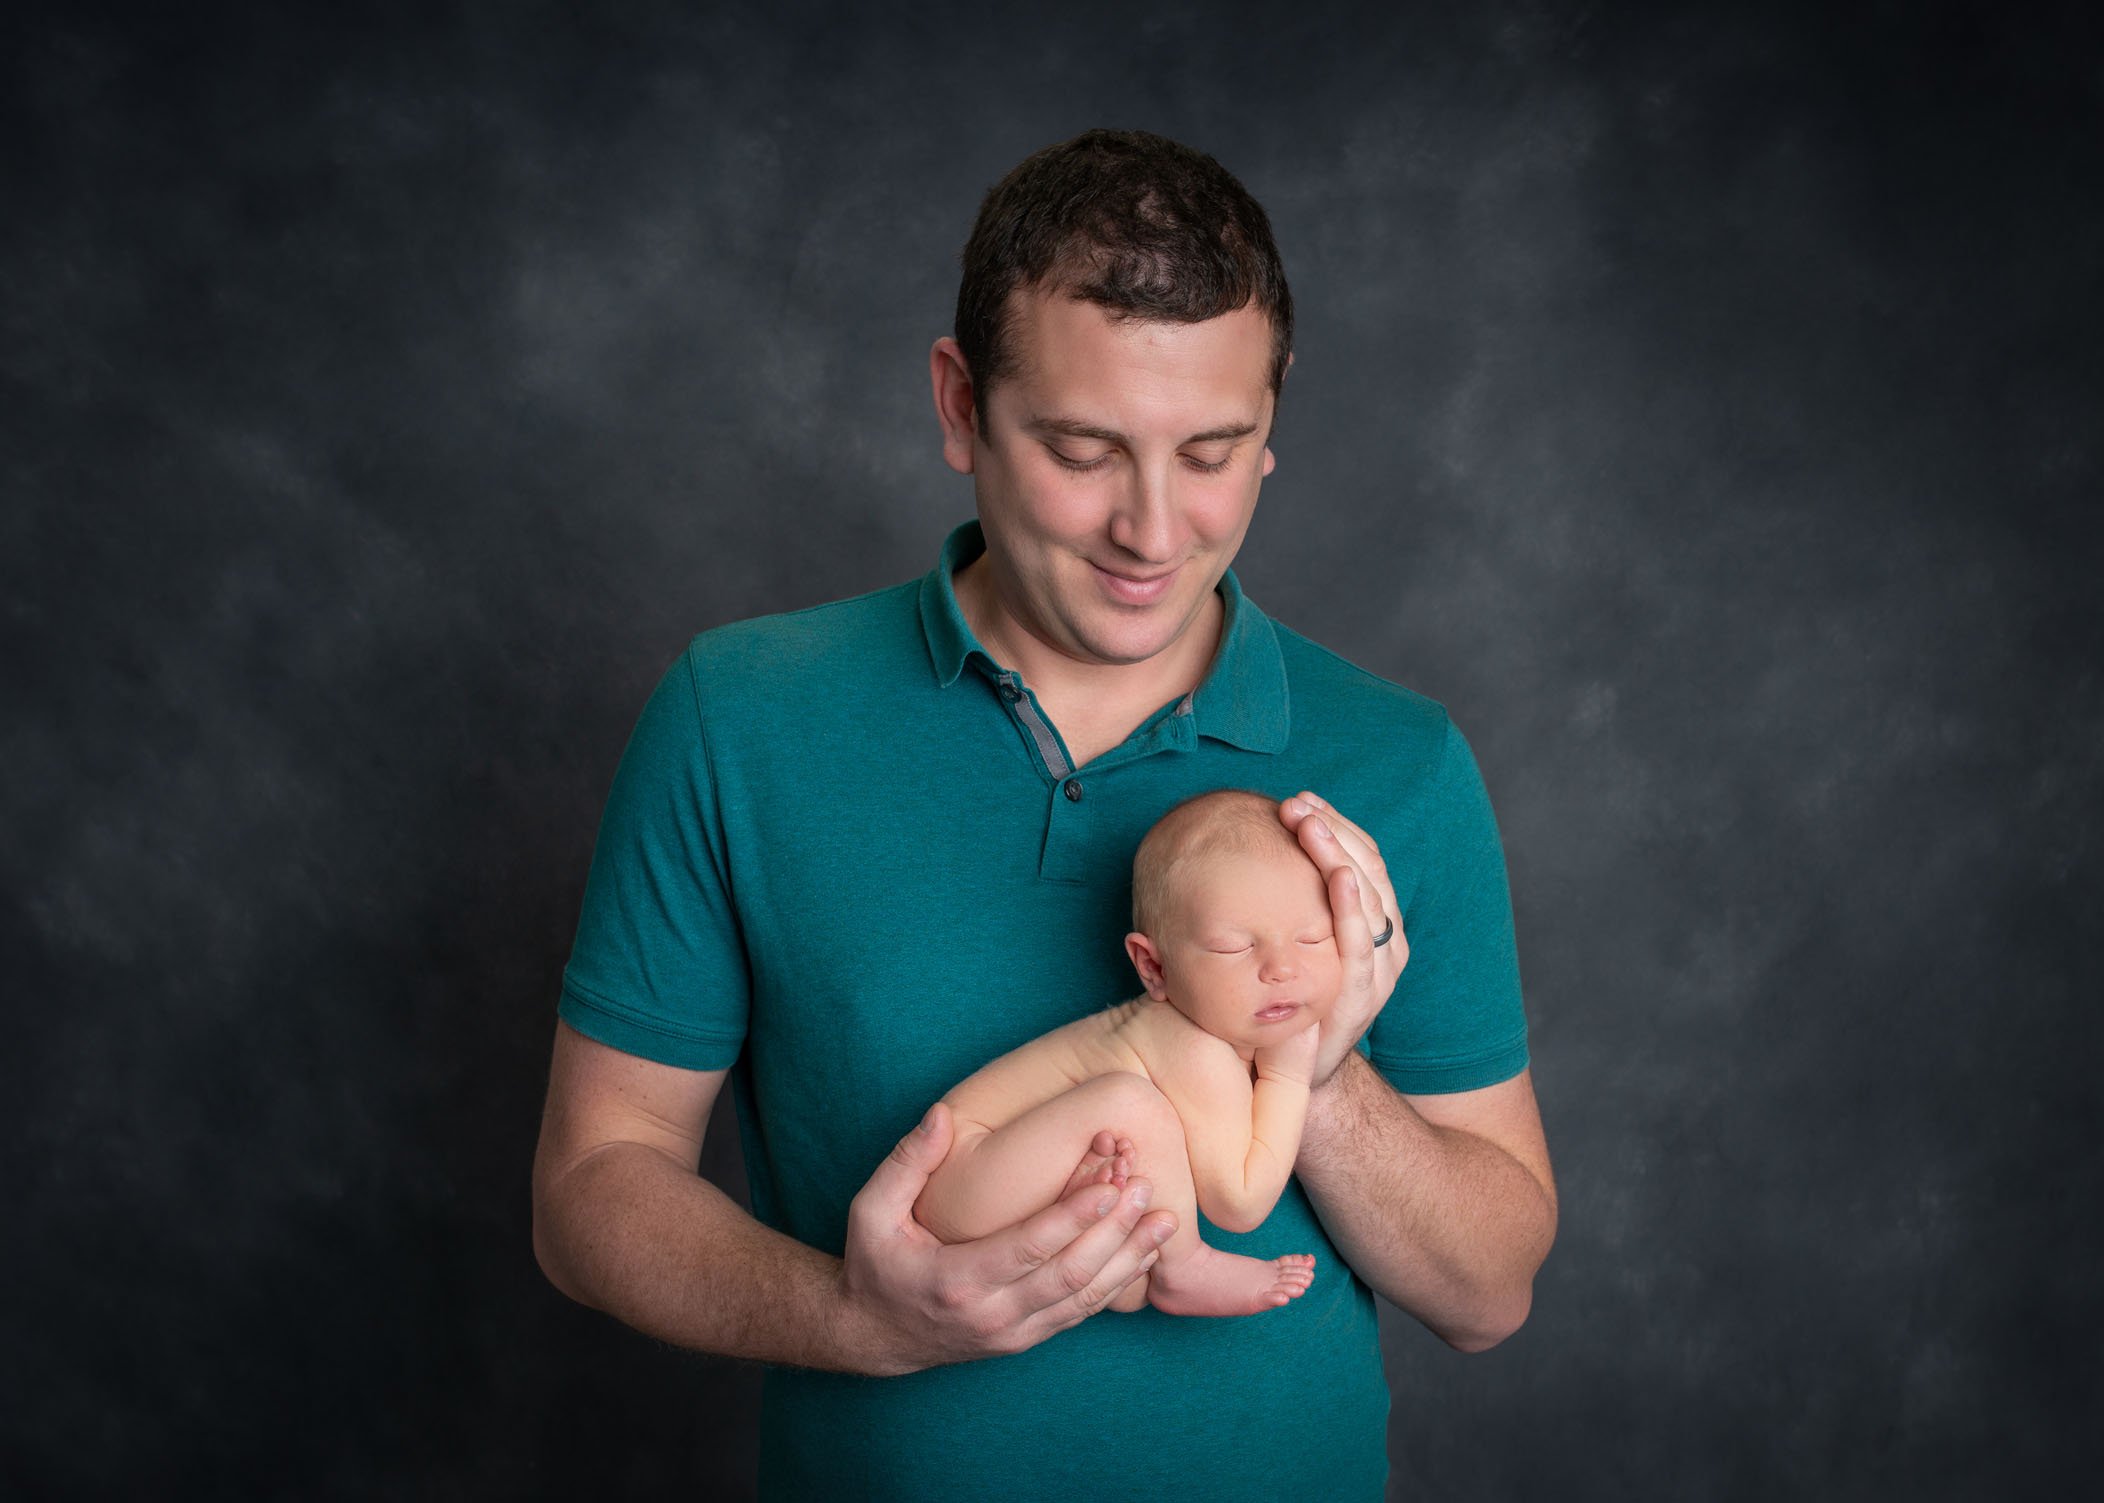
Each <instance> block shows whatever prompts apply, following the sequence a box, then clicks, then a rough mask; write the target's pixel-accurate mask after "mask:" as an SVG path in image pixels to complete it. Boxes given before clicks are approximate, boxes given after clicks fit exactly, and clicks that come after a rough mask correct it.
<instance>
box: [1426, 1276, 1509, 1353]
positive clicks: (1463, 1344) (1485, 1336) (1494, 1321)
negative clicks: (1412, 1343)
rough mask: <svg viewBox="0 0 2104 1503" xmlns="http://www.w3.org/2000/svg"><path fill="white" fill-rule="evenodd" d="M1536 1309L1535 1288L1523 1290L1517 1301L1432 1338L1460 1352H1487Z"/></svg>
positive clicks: (1436, 1331) (1504, 1303) (1450, 1328)
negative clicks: (1436, 1338)
mask: <svg viewBox="0 0 2104 1503" xmlns="http://www.w3.org/2000/svg"><path fill="white" fill-rule="evenodd" d="M1533 1307H1534V1288H1533V1285H1532V1284H1528V1285H1527V1286H1525V1287H1523V1288H1522V1289H1521V1290H1520V1292H1519V1296H1518V1298H1516V1299H1510V1300H1507V1301H1505V1302H1503V1303H1502V1304H1500V1305H1499V1306H1497V1307H1495V1308H1491V1309H1485V1310H1482V1311H1479V1312H1476V1313H1477V1318H1476V1319H1475V1320H1473V1321H1471V1322H1470V1323H1469V1324H1467V1325H1456V1326H1451V1327H1449V1328H1448V1329H1446V1330H1436V1329H1435V1330H1434V1331H1433V1333H1432V1334H1434V1335H1435V1336H1437V1337H1438V1338H1439V1339H1440V1340H1441V1341H1444V1342H1445V1343H1446V1344H1447V1345H1448V1346H1450V1347H1452V1348H1453V1349H1454V1350H1455V1351H1457V1352H1470V1353H1473V1352H1487V1351H1489V1350H1490V1349H1491V1348H1492V1347H1494V1346H1496V1345H1497V1344H1498V1343H1499V1342H1501V1341H1503V1340H1504V1339H1505V1338H1506V1337H1508V1336H1510V1335H1512V1333H1513V1332H1515V1331H1517V1330H1518V1329H1519V1328H1520V1327H1521V1326H1523V1325H1525V1324H1526V1323H1527V1314H1528V1312H1529V1311H1530V1310H1532V1309H1533Z"/></svg>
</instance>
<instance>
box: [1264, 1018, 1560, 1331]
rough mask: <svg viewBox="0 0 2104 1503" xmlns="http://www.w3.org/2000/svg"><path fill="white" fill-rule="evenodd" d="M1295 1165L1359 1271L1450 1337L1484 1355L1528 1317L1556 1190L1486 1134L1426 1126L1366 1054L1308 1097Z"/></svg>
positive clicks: (1351, 1058) (1550, 1232)
mask: <svg viewBox="0 0 2104 1503" xmlns="http://www.w3.org/2000/svg"><path fill="white" fill-rule="evenodd" d="M1296 1172H1297V1173H1298V1174H1299V1176H1300V1181H1301V1185H1302V1187H1303V1188H1304V1189H1305V1190H1306V1191H1307V1192H1308V1198H1309V1200H1310V1201H1311V1202H1312V1203H1313V1204H1314V1207H1315V1211H1316V1214H1317V1215H1318V1216H1319V1217H1320V1218H1321V1220H1322V1224H1323V1227H1324V1229H1325V1230H1326V1231H1327V1232H1328V1233H1329V1234H1330V1240H1331V1241H1333V1242H1335V1243H1336V1244H1337V1249H1338V1251H1339V1252H1341V1253H1343V1255H1344V1257H1345V1260H1346V1261H1347V1262H1348V1263H1350V1264H1351V1266H1352V1269H1353V1271H1355V1272H1356V1273H1357V1274H1358V1275H1359V1277H1361V1278H1362V1279H1364V1280H1366V1282H1367V1283H1368V1284H1370V1285H1372V1286H1373V1288H1374V1289H1375V1290H1377V1291H1379V1292H1380V1293H1381V1294H1382V1295H1384V1296H1385V1297H1386V1298H1387V1299H1389V1300H1390V1301H1391V1302H1392V1303H1394V1304H1395V1305H1396V1306H1397V1307H1398V1308H1400V1309H1402V1310H1404V1311H1406V1312H1408V1313H1409V1314H1411V1315H1414V1316H1416V1317H1417V1318H1418V1319H1419V1320H1421V1321H1423V1322H1424V1324H1425V1325H1426V1326H1427V1327H1429V1328H1430V1329H1431V1330H1432V1331H1433V1332H1434V1333H1435V1334H1437V1335H1438V1336H1439V1337H1440V1339H1442V1340H1443V1341H1446V1342H1447V1343H1449V1344H1450V1345H1452V1346H1455V1347H1458V1348H1460V1349H1462V1350H1464V1351H1479V1350H1482V1349H1483V1348H1485V1347H1489V1346H1494V1345H1496V1344H1497V1343H1498V1342H1499V1341H1502V1340H1503V1339H1504V1338H1505V1337H1506V1336H1508V1335H1510V1334H1511V1333H1512V1332H1513V1331H1514V1330H1516V1329H1518V1327H1519V1325H1520V1323H1521V1322H1522V1321H1523V1320H1524V1319H1525V1318H1526V1315H1527V1310H1528V1307H1529V1305H1530V1303H1531V1301H1532V1299H1533V1285H1534V1275H1535V1273H1536V1272H1537V1271H1538V1270H1539V1269H1540V1267H1541V1264H1542V1260H1543V1258H1545V1257H1546V1256H1547V1255H1548V1251H1549V1244H1550V1242H1551V1241H1552V1240H1553V1239H1554V1237H1555V1233H1556V1203H1555V1198H1554V1191H1553V1188H1552V1187H1551V1186H1550V1185H1549V1184H1547V1183H1545V1182H1544V1179H1541V1178H1537V1177H1536V1175H1535V1174H1534V1173H1533V1172H1532V1171H1530V1170H1529V1169H1528V1168H1527V1167H1526V1166H1525V1165H1523V1164H1522V1163H1521V1162H1520V1161H1519V1160H1518V1159H1516V1158H1514V1157H1513V1156H1512V1155H1511V1154H1510V1153H1507V1152H1506V1151H1505V1150H1504V1149H1503V1148H1501V1147H1499V1146H1498V1145H1497V1144H1495V1143H1493V1142H1491V1141H1489V1140H1488V1139H1486V1138H1483V1137H1479V1136H1477V1135H1476V1134H1474V1133H1469V1132H1463V1131H1460V1130H1458V1129H1453V1128H1443V1127H1438V1126H1435V1125H1433V1124H1432V1123H1429V1122H1427V1121H1426V1120H1425V1119H1424V1118H1423V1117H1421V1116H1420V1115H1418V1113H1417V1112H1415V1111H1413V1110H1412V1109H1411V1107H1410V1104H1409V1103H1408V1102H1407V1101H1405V1100H1404V1099H1403V1098H1402V1097H1401V1096H1399V1095H1398V1094H1396V1092H1395V1090H1394V1089H1393V1088H1392V1087H1390V1086H1389V1084H1388V1083H1387V1082H1386V1081H1385V1080H1383V1079H1382V1078H1381V1077H1380V1075H1379V1074H1378V1073H1376V1072H1375V1070H1374V1069H1373V1067H1372V1066H1371V1065H1369V1064H1368V1063H1367V1062H1366V1061H1365V1060H1364V1059H1363V1058H1361V1057H1360V1056H1359V1055H1357V1054H1349V1055H1346V1056H1345V1059H1344V1063H1343V1065H1342V1067H1340V1068H1339V1069H1338V1071H1337V1073H1336V1074H1335V1075H1334V1076H1332V1077H1331V1078H1330V1080H1329V1081H1328V1082H1327V1083H1326V1084H1324V1085H1323V1086H1321V1087H1320V1088H1318V1089H1317V1090H1316V1091H1314V1092H1313V1093H1312V1094H1311V1095H1310V1097H1309V1101H1308V1121H1307V1127H1306V1129H1305V1131H1304V1133H1303V1135H1302V1138H1301V1147H1300V1160H1299V1163H1298V1165H1297V1168H1296ZM1544 1173H1546V1166H1544Z"/></svg>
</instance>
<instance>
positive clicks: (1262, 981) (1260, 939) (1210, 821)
mask: <svg viewBox="0 0 2104 1503" xmlns="http://www.w3.org/2000/svg"><path fill="white" fill-rule="evenodd" d="M1132 923H1133V930H1134V932H1133V933H1131V934H1128V935H1126V936H1125V951H1126V953H1127V954H1128V955H1130V956H1131V957H1132V963H1133V967H1134V968H1135V969H1136V970H1138V971H1139V973H1140V980H1141V982H1142V983H1144V984H1145V986H1146V988H1147V995H1148V996H1150V997H1152V998H1154V999H1155V1000H1156V1001H1158V1002H1170V1003H1173V1004H1174V1005H1175V1006H1176V1007H1177V1009H1178V1010H1179V1011H1181V1012H1182V1013H1183V1014H1184V1016H1185V1017H1187V1018H1189V1019H1190V1020H1191V1021H1192V1022H1194V1023H1196V1024H1197V1025H1198V1026H1199V1027H1201V1028H1203V1029H1205V1031H1206V1032H1208V1033H1212V1034H1217V1035H1218V1036H1219V1037H1221V1038H1224V1039H1226V1040H1227V1041H1228V1042H1229V1043H1231V1044H1234V1045H1236V1046H1237V1047H1238V1048H1240V1049H1242V1050H1243V1051H1244V1052H1245V1053H1246V1052H1247V1051H1248V1050H1249V1049H1252V1048H1255V1047H1258V1046H1261V1045H1265V1044H1275V1043H1277V1042H1278V1041H1279V1040H1281V1039H1284V1038H1287V1037H1290V1036H1291V1035H1292V1034H1294V1033H1297V1032H1298V1031H1299V1030H1301V1029H1303V1028H1305V1027H1307V1026H1308V1025H1309V1024H1311V1023H1317V1022H1320V1021H1321V1020H1322V1019H1323V1018H1325V1017H1327V1016H1329V1010H1330V1007H1331V1005H1332V1004H1333V1003H1334V1002H1335V1001H1336V1000H1337V987H1338V984H1339V982H1340V980H1341V979H1342V974H1343V972H1342V967H1341V965H1340V964H1339V962H1338V959H1337V934H1336V924H1335V922H1334V920H1333V919H1332V918H1331V916H1330V899H1329V891H1328V889H1327V888H1326V887H1325V886H1324V884H1323V880H1322V873H1321V872H1320V871H1319V870H1318V869H1317V868H1316V866H1315V863H1314V862H1313V861H1310V860H1309V859H1308V856H1307V853H1306V852H1304V851H1303V850H1301V848H1300V842H1299V841H1298V840H1297V839H1295V838H1294V836H1293V833H1292V832H1291V831H1289V830H1288V829H1287V828H1286V827H1285V826H1284V825H1282V824H1280V823H1279V818H1278V803H1277V801H1276V800H1273V799H1268V798H1265V797H1264V796H1263V795H1262V794H1257V793H1245V792H1241V791H1236V790H1227V791H1222V792H1218V793H1202V794H1200V795H1199V796H1198V797H1196V798H1193V799H1186V800H1185V801H1184V802H1183V803H1181V804H1178V805H1177V806H1176V807H1175V808H1173V809H1171V810H1170V811H1169V812H1168V813H1167V814H1165V815H1163V816H1162V817H1161V819H1160V821H1159V822H1158V823H1156V825H1155V827H1154V828H1153V829H1152V830H1149V831H1148V832H1147V838H1146V839H1144V840H1142V841H1141V842H1140V849H1139V854H1138V855H1136V856H1135V857H1134V858H1133V863H1132Z"/></svg>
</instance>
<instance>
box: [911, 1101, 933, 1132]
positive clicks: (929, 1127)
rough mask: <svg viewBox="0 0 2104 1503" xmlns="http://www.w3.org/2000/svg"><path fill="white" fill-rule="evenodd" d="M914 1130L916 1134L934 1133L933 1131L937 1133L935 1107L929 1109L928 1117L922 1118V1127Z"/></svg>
mask: <svg viewBox="0 0 2104 1503" xmlns="http://www.w3.org/2000/svg"><path fill="white" fill-rule="evenodd" d="M913 1130H914V1131H915V1132H933V1131H935V1108H934V1107H932V1106H931V1107H929V1108H928V1115H927V1116H925V1117H923V1118H921V1119H920V1126H918V1127H916V1128H914V1129H913Z"/></svg>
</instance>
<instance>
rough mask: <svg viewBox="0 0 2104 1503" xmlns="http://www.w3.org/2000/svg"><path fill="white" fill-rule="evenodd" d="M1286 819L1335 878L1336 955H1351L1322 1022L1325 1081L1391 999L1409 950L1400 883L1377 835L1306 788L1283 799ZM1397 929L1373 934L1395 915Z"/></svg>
mask: <svg viewBox="0 0 2104 1503" xmlns="http://www.w3.org/2000/svg"><path fill="white" fill-rule="evenodd" d="M1278 812H1279V819H1280V821H1281V822H1282V823H1283V824H1284V825H1285V827H1286V828H1287V829H1289V830H1291V831H1292V832H1293V833H1294V834H1295V835H1297V836H1299V837H1300V848H1301V849H1302V850H1304V851H1306V852H1307V853H1308V856H1309V858H1310V859H1311V860H1313V861H1314V863H1315V865H1316V866H1317V867H1318V868H1320V870H1321V872H1322V876H1323V880H1324V881H1325V882H1327V883H1328V884H1329V889H1330V914H1331V917H1332V919H1333V920H1334V921H1335V923H1336V926H1337V956H1338V958H1339V959H1340V960H1342V961H1343V962H1344V981H1343V984H1342V985H1341V986H1339V987H1338V989H1337V1005H1336V1006H1335V1007H1334V1008H1332V1009H1331V1010H1330V1016H1329V1018H1328V1020H1327V1021H1326V1022H1324V1023H1323V1024H1322V1037H1321V1041H1320V1043H1319V1045H1318V1047H1317V1052H1316V1056H1315V1065H1314V1069H1313V1072H1312V1073H1311V1075H1310V1077H1309V1079H1310V1083H1311V1085H1313V1086H1315V1087H1320V1086H1322V1085H1324V1084H1326V1083H1327V1082H1328V1080H1329V1078H1330V1077H1331V1076H1332V1075H1334V1074H1335V1073H1336V1071H1337V1067H1338V1066H1339V1065H1340V1064H1342V1063H1343V1062H1344V1056H1345V1055H1347V1054H1349V1053H1350V1052H1351V1051H1352V1047H1353V1046H1354V1045H1355V1044H1357V1043H1358V1042H1359V1037H1360V1035H1361V1034H1363V1033H1365V1032H1366V1030H1367V1028H1368V1027H1369V1026H1370V1025H1371V1024H1372V1023H1373V1020H1374V1018H1375V1016H1376V1015H1377V1014H1378V1013H1379V1012H1380V1010H1381V1009H1382V1008H1383V1007H1385V1006H1386V1005H1387V1003H1388V997H1389V994H1390V993H1392V992H1393V991H1394V990H1395V982H1396V978H1397V977H1398V976H1400V975H1402V973H1403V964H1404V962H1405V961H1407V960H1408V959H1409V958H1410V946H1409V943H1408V942H1407V941H1406V940H1405V939H1404V938H1403V926H1402V916H1401V913H1400V912H1399V910H1398V908H1397V905H1396V901H1395V887H1394V884H1392V883H1391V882H1390V881H1389V880H1388V868H1387V866H1386V864H1384V863H1383V862H1382V860H1381V850H1380V847H1379V846H1377V845H1375V844H1374V843H1373V837H1372V836H1370V835H1368V834H1367V833H1366V832H1365V831H1364V830H1362V829H1360V828H1359V827H1358V826H1357V825H1355V824H1353V823H1352V822H1351V821H1350V820H1348V819H1346V818H1345V817H1344V816H1343V815H1341V814H1339V813H1338V812H1337V811H1336V810H1335V809H1333V808H1331V807H1330V805H1329V804H1328V803H1326V802H1325V801H1324V800H1322V799H1320V798H1317V797H1316V796H1315V795H1314V794H1312V793H1308V792H1306V791H1303V792H1300V793H1296V794H1295V795H1294V796H1293V797H1291V798H1289V799H1287V800H1286V801H1285V802H1284V803H1283V804H1281V805H1279V811H1278ZM1391 920H1392V921H1393V922H1394V924H1395V932H1394V934H1393V935H1392V936H1391V937H1390V938H1389V941H1388V943H1387V944H1385V945H1382V946H1381V947H1380V948H1378V949H1376V948H1375V947H1374V943H1373V942H1374V938H1375V936H1377V935H1379V934H1380V933H1381V931H1382V930H1383V929H1385V928H1387V926H1388V924H1389V923H1390V921H1391Z"/></svg>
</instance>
